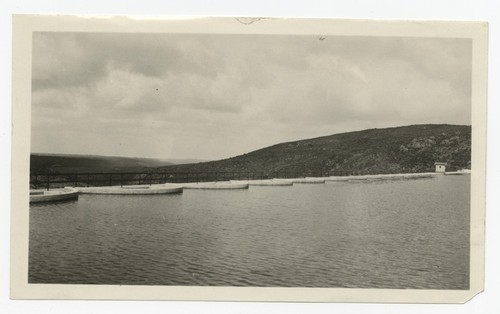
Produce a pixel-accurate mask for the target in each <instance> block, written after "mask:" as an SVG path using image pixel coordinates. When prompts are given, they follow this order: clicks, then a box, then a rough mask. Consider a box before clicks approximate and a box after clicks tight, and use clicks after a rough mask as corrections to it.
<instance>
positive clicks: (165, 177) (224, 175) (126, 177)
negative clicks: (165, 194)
mask: <svg viewBox="0 0 500 314" xmlns="http://www.w3.org/2000/svg"><path fill="white" fill-rule="evenodd" d="M348 174H364V173H355V172H354V173H353V172H349V173H348V172H345V171H336V172H318V171H316V172H315V171H303V172H290V171H275V172H264V171H262V172H259V171H256V172H233V171H213V172H175V173H174V172H107V173H37V174H30V188H31V189H47V190H50V189H51V188H61V187H66V186H71V187H96V186H118V185H119V186H124V185H151V184H163V183H191V182H212V181H215V182H217V181H228V180H263V179H273V178H276V179H279V178H282V179H285V178H301V177H325V176H333V175H339V176H340V175H348Z"/></svg>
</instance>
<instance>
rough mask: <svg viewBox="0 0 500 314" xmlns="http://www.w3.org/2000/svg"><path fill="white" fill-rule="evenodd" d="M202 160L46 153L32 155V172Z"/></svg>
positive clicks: (122, 168)
mask: <svg viewBox="0 0 500 314" xmlns="http://www.w3.org/2000/svg"><path fill="white" fill-rule="evenodd" d="M191 162H200V161H199V160H195V159H171V160H168V159H167V160H163V159H154V158H137V157H119V156H99V155H73V154H44V153H32V154H31V155H30V172H31V173H54V172H57V173H85V172H141V171H144V170H145V169H148V168H152V167H153V168H156V167H162V166H167V165H174V164H182V163H191Z"/></svg>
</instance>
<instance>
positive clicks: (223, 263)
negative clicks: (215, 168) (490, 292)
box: [29, 175, 470, 289]
mask: <svg viewBox="0 0 500 314" xmlns="http://www.w3.org/2000/svg"><path fill="white" fill-rule="evenodd" d="M469 204H470V176H469V175H463V176H439V177H436V178H431V179H416V180H396V181H371V182H369V181H367V182H338V183H326V184H295V185H294V186H289V187H257V186H255V187H254V186H251V187H250V188H249V189H248V190H185V191H184V193H183V194H179V195H156V196H105V195H80V199H79V200H78V201H73V202H69V203H58V204H47V205H31V206H30V238H29V241H30V243H29V282H31V283H66V284H68V283H69V284H125V285H198V286H209V285H210V286H275V287H278V286H279V287H291V286H293V287H356V288H414V289H424V288H425V289H468V287H469V235H470V232H469V229H470V228H469V226H470V210H469V207H470V205H469Z"/></svg>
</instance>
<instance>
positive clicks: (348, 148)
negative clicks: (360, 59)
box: [157, 124, 471, 175]
mask: <svg viewBox="0 0 500 314" xmlns="http://www.w3.org/2000/svg"><path fill="white" fill-rule="evenodd" d="M470 160H471V127H470V126H465V125H446V124H440V125H436V124H425V125H410V126H403V127H394V128H384V129H369V130H363V131H356V132H348V133H341V134H334V135H330V136H323V137H318V138H313V139H306V140H300V141H294V142H287V143H281V144H277V145H273V146H270V147H266V148H263V149H260V150H256V151H253V152H250V153H247V154H243V155H240V156H236V157H232V158H228V159H224V160H219V161H211V162H203V163H197V164H188V165H172V166H167V167H160V168H159V170H162V171H168V172H171V173H180V172H191V173H192V172H259V173H265V174H271V173H277V172H281V173H285V172H286V173H295V174H301V175H325V174H330V175H331V174H367V173H407V172H425V171H433V170H434V162H435V161H445V162H448V165H449V167H448V169H461V168H467V167H470ZM157 170H158V169H157Z"/></svg>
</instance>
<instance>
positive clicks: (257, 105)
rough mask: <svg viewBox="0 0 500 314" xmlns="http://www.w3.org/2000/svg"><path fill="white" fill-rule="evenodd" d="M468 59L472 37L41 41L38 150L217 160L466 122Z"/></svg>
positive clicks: (37, 54) (36, 58) (42, 37)
mask: <svg viewBox="0 0 500 314" xmlns="http://www.w3.org/2000/svg"><path fill="white" fill-rule="evenodd" d="M471 58H472V56H471V42H470V41H469V40H464V39H443V38H391V37H332V36H330V37H326V38H325V39H324V40H321V41H320V40H318V37H317V36H281V35H279V36H278V35H223V34H221V35H196V34H192V35H187V34H125V33H123V34H122V33H114V34H112V33H57V32H54V33H43V32H42V33H34V35H33V78H32V83H33V95H32V117H33V119H32V121H33V122H32V145H33V146H32V150H33V151H44V152H59V153H93V154H111V155H129V156H153V157H162V158H169V157H170V158H174V157H175V158H177V157H178V158H184V157H193V158H204V159H217V158H224V157H230V156H233V155H236V154H241V153H245V152H248V151H250V150H253V149H257V148H261V147H264V146H267V145H272V144H275V143H278V142H283V141H290V140H296V139H301V138H308V137H314V136H322V135H328V134H333V133H337V132H343V131H351V130H357V129H363V128H371V127H386V126H396V125H406V124H415V123H456V124H469V123H470V105H471V104H470V97H471V66H472V65H471V64H472V63H471ZM69 134H73V135H74V136H75V137H77V138H79V139H80V140H79V141H80V142H81V143H82V145H80V146H79V145H78V144H77V143H75V141H71V140H70V139H69V138H70V136H69ZM49 138H50V141H49V140H48V139H49ZM117 143H121V144H120V145H118V144H117ZM145 143H150V145H149V146H148V145H147V144H145ZM162 143H164V145H162Z"/></svg>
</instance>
